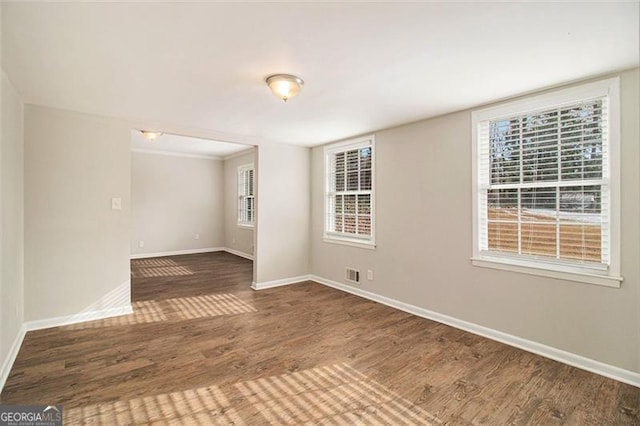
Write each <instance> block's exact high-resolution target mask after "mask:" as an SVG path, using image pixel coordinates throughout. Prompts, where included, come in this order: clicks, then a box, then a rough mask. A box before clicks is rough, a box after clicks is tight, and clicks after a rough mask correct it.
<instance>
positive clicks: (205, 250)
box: [129, 247, 225, 259]
mask: <svg viewBox="0 0 640 426" xmlns="http://www.w3.org/2000/svg"><path fill="white" fill-rule="evenodd" d="M214 251H225V248H224V247H208V248H201V249H188V250H175V251H163V252H160V253H136V254H132V255H131V256H130V257H129V258H130V259H146V258H149V257H164V256H180V255H183V254H198V253H210V252H214Z"/></svg>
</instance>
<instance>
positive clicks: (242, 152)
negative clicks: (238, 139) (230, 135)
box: [222, 146, 255, 161]
mask: <svg viewBox="0 0 640 426" xmlns="http://www.w3.org/2000/svg"><path fill="white" fill-rule="evenodd" d="M253 148H255V147H254V146H250V147H249V148H247V149H243V150H242V151H239V152H234V153H233V154H229V155H225V156H224V157H222V159H223V160H224V161H227V160H231V159H232V158H236V157H240V156H241V155H246V154H250V152H249V150H253Z"/></svg>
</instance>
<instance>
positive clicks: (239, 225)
mask: <svg viewBox="0 0 640 426" xmlns="http://www.w3.org/2000/svg"><path fill="white" fill-rule="evenodd" d="M237 225H238V228H240V229H253V228H254V226H253V225H244V224H242V223H238V224H237Z"/></svg>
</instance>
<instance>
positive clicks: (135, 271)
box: [131, 258, 193, 278]
mask: <svg viewBox="0 0 640 426" xmlns="http://www.w3.org/2000/svg"><path fill="white" fill-rule="evenodd" d="M189 275H193V271H192V270H191V269H189V268H187V267H186V266H181V265H180V264H178V263H177V262H176V261H175V260H171V259H162V258H151V259H134V260H132V261H131V276H132V277H133V278H155V277H182V276H189Z"/></svg>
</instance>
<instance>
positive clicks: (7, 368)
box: [0, 324, 27, 392]
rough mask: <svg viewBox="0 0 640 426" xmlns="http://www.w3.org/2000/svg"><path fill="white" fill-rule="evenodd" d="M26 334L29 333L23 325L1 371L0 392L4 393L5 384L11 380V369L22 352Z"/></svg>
mask: <svg viewBox="0 0 640 426" xmlns="http://www.w3.org/2000/svg"><path fill="white" fill-rule="evenodd" d="M26 333H27V332H26V330H25V327H24V324H23V325H22V327H20V330H18V334H17V335H16V338H15V339H13V344H12V345H11V349H9V353H8V354H7V357H6V358H5V359H4V362H3V363H2V369H1V370H0V392H2V389H4V384H5V383H6V382H7V379H8V378H9V373H10V372H11V368H12V367H13V363H14V362H15V361H16V357H17V356H18V352H20V347H21V346H22V341H23V340H24V336H25V334H26Z"/></svg>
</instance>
